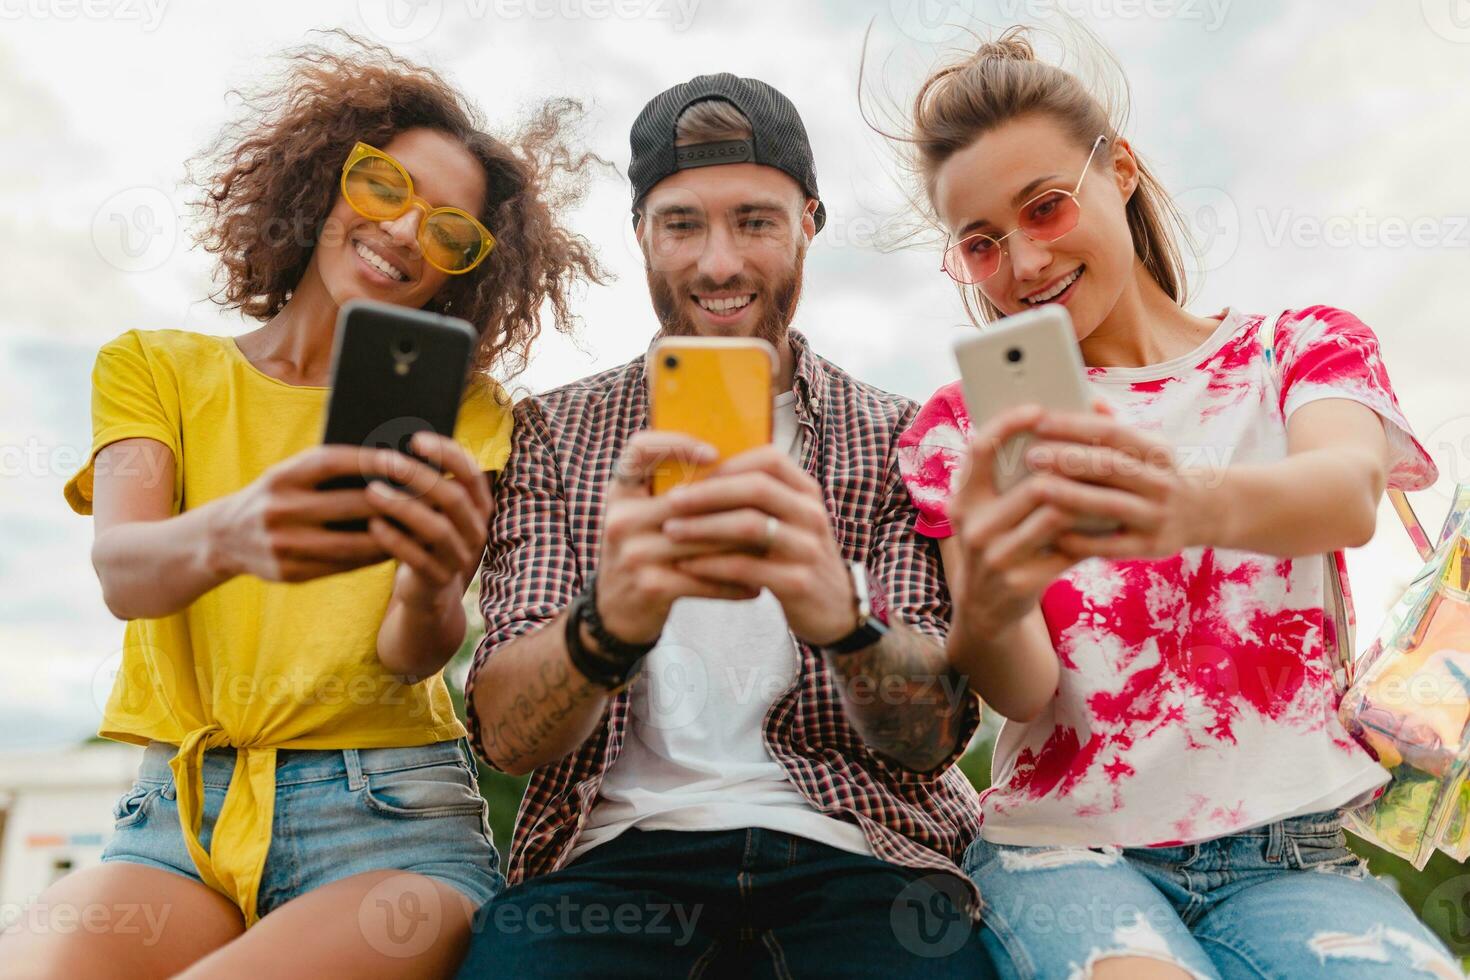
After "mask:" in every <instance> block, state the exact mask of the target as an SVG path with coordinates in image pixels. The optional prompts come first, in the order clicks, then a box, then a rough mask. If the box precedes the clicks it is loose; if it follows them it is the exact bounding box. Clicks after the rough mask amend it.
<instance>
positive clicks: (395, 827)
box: [102, 739, 505, 916]
mask: <svg viewBox="0 0 1470 980" xmlns="http://www.w3.org/2000/svg"><path fill="white" fill-rule="evenodd" d="M174 751H175V747H174V746H172V745H169V744H167V743H164V742H152V743H150V744H149V746H148V748H147V750H145V751H144V753H143V762H142V764H141V765H140V766H139V767H138V780H137V782H136V783H134V784H133V788H132V789H131V790H129V791H128V792H126V793H124V794H123V796H122V798H121V799H120V800H118V803H117V807H116V810H115V811H114V814H113V816H114V817H115V818H116V828H115V830H114V831H113V836H112V839H111V840H110V841H109V842H108V844H107V847H106V849H105V850H104V851H103V852H102V860H104V861H130V862H132V863H134V864H145V865H148V866H149V867H154V868H160V869H162V870H164V871H171V872H173V873H174V874H177V875H183V876H184V877H185V878H192V879H194V880H195V881H199V880H200V878H199V872H198V871H196V870H195V868H194V862H193V860H192V859H191V858H190V857H189V851H188V849H187V848H186V847H185V846H184V835H183V833H182V832H181V831H180V829H179V807H178V803H177V800H178V792H177V790H176V788H175V786H174V780H173V773H172V772H170V770H169V768H168V762H169V759H171V758H173V755H174ZM234 771H235V750H234V749H211V750H210V751H209V752H207V753H205V756H204V820H203V825H202V827H201V828H200V833H199V843H200V844H202V845H203V846H204V848H205V849H206V850H208V848H209V846H210V840H211V837H212V836H213V833H214V824H215V821H216V820H217V819H218V818H219V811H220V807H222V806H223V805H224V801H225V790H227V789H228V788H229V785H230V778H231V776H232V775H233V774H234ZM498 865H499V858H498V857H497V855H496V853H495V847H494V845H493V844H492V843H491V841H490V827H489V824H488V823H487V822H486V815H485V801H484V799H483V798H482V797H481V796H480V790H479V785H478V783H477V782H476V780H475V770H474V762H473V758H472V756H471V755H470V748H469V742H468V741H467V740H465V739H459V740H458V741H452V742H439V743H437V744H433V745H416V746H413V747H411V748H402V749H332V750H326V749H280V750H278V751H277V752H276V800H275V815H274V818H273V819H272V822H271V845H270V850H269V852H268V853H267V854H266V859H265V873H264V875H263V876H262V878H261V882H260V890H259V892H258V896H257V909H258V911H259V914H260V915H261V916H264V915H266V913H268V912H270V911H271V909H274V908H279V907H280V906H281V905H283V904H285V903H286V902H289V901H290V900H291V899H293V898H295V897H296V896H298V895H302V894H305V893H306V892H309V891H311V890H312V889H313V888H317V887H319V886H321V885H325V884H327V883H328V882H331V881H336V880H337V879H339V878H346V877H348V876H349V875H354V874H360V873H362V872H365V871H382V870H387V869H391V870H396V871H411V872H415V873H417V874H421V875H424V876H426V877H429V878H435V879H438V880H440V881H443V882H445V883H446V884H449V885H452V886H454V887H455V888H457V889H459V890H460V891H461V892H463V893H464V894H465V895H467V896H469V898H470V900H471V901H472V902H474V903H475V904H476V905H479V904H481V903H483V902H485V901H487V900H489V899H490V898H491V897H492V896H493V895H495V894H496V893H497V892H499V891H500V889H501V888H503V887H505V879H504V878H503V877H501V874H500V870H499V867H498Z"/></svg>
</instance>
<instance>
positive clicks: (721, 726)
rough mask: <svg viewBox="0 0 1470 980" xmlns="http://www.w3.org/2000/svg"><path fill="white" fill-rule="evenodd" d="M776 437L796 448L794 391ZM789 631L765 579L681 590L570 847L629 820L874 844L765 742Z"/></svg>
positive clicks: (863, 846)
mask: <svg viewBox="0 0 1470 980" xmlns="http://www.w3.org/2000/svg"><path fill="white" fill-rule="evenodd" d="M774 409H775V415H774V418H773V422H774V436H773V441H774V443H775V445H777V446H780V447H782V448H783V449H785V450H786V451H787V452H788V453H790V454H792V455H793V456H795V455H797V453H798V446H799V440H798V438H797V436H798V426H797V422H796V394H795V392H792V391H787V392H783V393H782V394H780V395H777V396H776V399H775V405H774ZM799 663H800V661H799V657H798V651H797V648H796V641H795V640H794V639H793V637H792V635H791V631H790V629H789V628H788V627H787V625H786V615H785V613H784V612H783V611H782V609H781V604H780V603H779V602H777V601H776V597H775V596H774V595H772V594H771V592H770V590H768V589H767V590H762V592H761V594H760V595H759V596H757V597H756V598H754V599H749V600H741V601H731V600H720V599H679V600H677V601H676V602H675V603H674V605H673V607H672V608H671V609H670V611H669V618H668V621H667V622H666V623H665V624H664V630H663V634H662V636H661V637H660V638H659V642H658V645H657V646H655V647H654V648H653V649H652V650H651V651H649V653H648V655H647V657H646V658H645V659H644V663H643V668H642V677H641V678H640V680H639V681H638V682H637V683H636V684H635V685H634V686H633V687H632V689H631V692H630V699H631V700H630V701H629V720H630V725H629V727H628V731H627V734H626V736H625V737H624V740H623V749H622V752H621V753H620V754H619V755H618V757H617V759H616V760H615V761H614V762H613V764H612V766H611V767H610V768H609V769H608V772H607V774H606V776H605V777H604V778H603V782H602V791H601V794H600V795H599V797H598V800H597V803H596V805H595V806H594V807H593V809H592V812H591V813H590V814H589V815H588V818H587V822H586V823H585V824H584V825H583V827H582V832H581V835H580V836H579V837H578V838H577V843H576V845H575V846H574V847H573V848H572V853H571V859H572V860H575V859H576V858H579V857H581V856H582V855H583V854H585V853H586V852H587V851H589V850H591V849H592V848H594V847H596V846H597V845H599V844H605V843H607V842H608V841H610V840H612V839H613V838H614V837H617V836H618V835H619V834H621V833H622V832H623V831H625V830H627V829H628V828H630V827H634V826H636V827H638V828H639V829H642V830H738V829H742V828H746V827H762V828H767V829H770V830H778V831H784V832H785V833H788V834H794V835H797V836H800V837H805V838H807V839H810V840H814V841H818V842H820V843H823V844H829V845H831V846H832V847H837V848H840V849H842V850H845V851H852V852H855V853H858V854H872V853H873V852H872V848H871V847H870V846H869V845H868V840H867V837H866V836H864V834H863V832H862V829H861V828H859V827H858V826H857V825H855V824H851V823H848V822H846V821H844V820H839V819H837V818H835V817H829V816H827V815H826V814H824V813H822V812H821V811H819V810H817V809H816V808H815V807H813V806H812V804H811V803H810V802H809V801H808V800H807V798H806V797H805V796H803V795H802V794H801V791H800V790H799V789H797V788H796V785H795V784H794V783H792V782H791V780H790V779H789V778H788V777H787V775H786V770H785V769H784V768H783V767H782V766H781V764H780V763H779V762H777V761H776V760H775V759H774V758H773V757H772V756H771V753H770V751H769V750H768V749H767V748H766V743H765V735H764V732H765V717H766V713H767V711H769V709H770V707H771V705H772V704H774V703H775V702H776V701H777V700H778V699H779V698H780V697H781V696H782V695H784V694H785V693H786V692H787V691H788V690H790V689H791V687H792V686H793V685H795V684H796V682H797V679H798V670H799Z"/></svg>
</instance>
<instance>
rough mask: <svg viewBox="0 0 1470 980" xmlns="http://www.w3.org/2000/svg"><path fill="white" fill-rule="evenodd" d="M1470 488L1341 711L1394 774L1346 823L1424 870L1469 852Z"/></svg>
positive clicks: (1362, 665)
mask: <svg viewBox="0 0 1470 980" xmlns="http://www.w3.org/2000/svg"><path fill="white" fill-rule="evenodd" d="M1467 505H1470V486H1462V487H1460V488H1459V492H1458V493H1457V494H1456V498H1455V504H1454V506H1452V507H1451V510H1450V514H1449V517H1448V518H1447V519H1446V521H1445V525H1444V528H1443V529H1442V530H1441V533H1440V539H1439V544H1438V546H1437V547H1435V549H1434V551H1433V552H1432V553H1431V554H1430V555H1429V556H1428V561H1427V562H1426V563H1425V565H1424V567H1423V568H1422V569H1421V570H1420V572H1419V574H1418V575H1416V576H1415V578H1414V580H1413V582H1412V583H1410V585H1409V587H1408V588H1407V589H1405V590H1404V593H1403V595H1402V596H1400V598H1399V601H1398V602H1397V603H1395V604H1394V607H1393V609H1392V610H1390V612H1389V615H1388V618H1387V620H1386V621H1385V622H1384V625H1383V628H1382V629H1381V630H1380V632H1379V634H1378V637H1377V639H1375V640H1374V642H1373V645H1372V646H1370V647H1369V648H1368V650H1367V651H1366V652H1365V653H1364V654H1363V656H1362V657H1361V658H1359V660H1358V662H1357V664H1356V668H1355V671H1354V674H1355V679H1354V680H1353V683H1352V685H1351V687H1350V688H1349V689H1348V691H1347V693H1346V694H1345V695H1344V696H1343V699H1342V705H1341V709H1340V712H1341V717H1342V721H1343V724H1344V725H1346V726H1347V729H1348V731H1350V732H1351V733H1352V734H1353V735H1354V736H1355V737H1357V739H1358V740H1359V741H1360V742H1362V743H1363V745H1364V746H1366V747H1367V748H1368V749H1369V751H1371V752H1373V753H1374V755H1375V756H1376V757H1377V759H1378V761H1379V762H1380V763H1381V764H1382V765H1383V767H1384V768H1385V769H1387V770H1388V771H1389V773H1390V774H1391V778H1390V780H1389V783H1388V785H1387V786H1386V787H1385V788H1384V790H1383V792H1382V793H1381V794H1380V795H1379V796H1378V797H1377V798H1376V799H1374V800H1372V801H1371V802H1369V803H1365V804H1363V805H1361V806H1358V807H1355V808H1353V809H1351V810H1349V811H1347V813H1346V823H1347V827H1348V829H1349V830H1351V831H1352V832H1353V833H1355V834H1357V835H1358V836H1360V837H1364V838H1366V839H1367V840H1370V841H1372V842H1373V843H1375V844H1377V845H1378V846H1380V847H1382V848H1384V849H1385V850H1388V851H1390V852H1392V853H1394V854H1398V855H1400V856H1401V857H1403V858H1405V859H1406V860H1408V861H1410V862H1411V863H1412V864H1413V865H1414V866H1415V867H1416V868H1423V867H1424V865H1425V863H1426V862H1427V861H1428V860H1429V858H1430V856H1431V855H1432V854H1433V853H1434V851H1435V849H1436V848H1439V849H1441V850H1443V851H1444V852H1445V853H1447V854H1449V855H1450V856H1452V857H1455V858H1456V859H1457V860H1463V859H1464V858H1465V856H1466V855H1467V854H1470V786H1467V784H1466V772H1467V769H1470V506H1467Z"/></svg>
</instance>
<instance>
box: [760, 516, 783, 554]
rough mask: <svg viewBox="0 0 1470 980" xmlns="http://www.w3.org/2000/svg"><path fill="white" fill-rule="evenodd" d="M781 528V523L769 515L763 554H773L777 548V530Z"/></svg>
mask: <svg viewBox="0 0 1470 980" xmlns="http://www.w3.org/2000/svg"><path fill="white" fill-rule="evenodd" d="M780 526H781V522H780V521H778V520H776V518H774V517H772V516H771V515H769V514H768V515H766V544H765V547H764V548H762V549H761V554H763V555H769V554H770V553H771V549H772V548H774V547H775V546H776V530H777V529H778V528H779V527H780Z"/></svg>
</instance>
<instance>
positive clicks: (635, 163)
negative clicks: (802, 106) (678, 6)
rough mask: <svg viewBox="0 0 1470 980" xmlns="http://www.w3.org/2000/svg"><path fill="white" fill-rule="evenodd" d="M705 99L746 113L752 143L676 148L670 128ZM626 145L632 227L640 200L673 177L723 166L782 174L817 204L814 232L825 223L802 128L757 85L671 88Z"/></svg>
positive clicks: (697, 81)
mask: <svg viewBox="0 0 1470 980" xmlns="http://www.w3.org/2000/svg"><path fill="white" fill-rule="evenodd" d="M706 99H723V100H725V101H726V102H729V103H730V104H731V105H733V106H735V108H737V109H739V110H740V111H741V112H743V113H745V118H746V119H748V120H750V128H751V132H752V133H754V137H753V138H752V139H748V140H725V141H722V142H718V143H689V144H686V145H684V146H679V147H676V146H674V124H675V123H676V122H678V120H679V117H680V116H682V115H683V114H684V110H686V109H688V108H689V107H690V106H692V105H694V104H695V103H696V102H703V101H705V100H706ZM629 142H631V143H632V146H633V158H632V160H631V161H630V162H629V164H628V179H629V180H630V181H632V183H633V207H634V215H633V220H634V221H637V220H638V216H637V207H638V202H639V201H641V200H643V196H644V195H645V194H647V193H648V192H649V191H651V190H653V185H654V184H657V183H658V182H659V181H661V180H663V179H664V178H665V177H668V176H670V175H671V174H673V173H675V172H677V171H680V170H688V169H690V168H692V167H710V166H715V165H717V164H722V163H759V164H764V165H765V166H767V167H775V168H776V169H777V170H781V171H783V172H785V173H786V174H788V175H789V176H790V177H791V178H792V179H793V180H795V181H796V182H797V183H798V184H800V185H801V188H802V190H804V191H806V193H807V196H808V197H813V198H816V199H817V213H816V216H815V218H816V225H817V231H821V230H822V225H824V224H826V222H827V208H826V206H825V205H824V204H822V201H821V198H820V196H819V195H818V194H817V167H816V164H815V163H814V162H813V161H812V145H811V143H810V142H809V141H808V140H807V136H806V126H804V125H803V124H802V121H801V116H800V114H798V113H797V111H796V106H794V105H792V104H791V100H790V99H788V98H786V96H784V95H782V94H781V93H780V92H778V91H776V90H775V89H774V88H772V87H771V86H769V85H767V84H766V83H765V82H762V81H759V80H758V79H754V78H739V77H737V76H735V75H732V74H730V73H729V72H721V73H719V74H718V75H700V76H699V77H698V78H692V79H690V80H689V81H687V82H684V83H683V84H681V85H675V86H674V87H673V88H671V89H668V90H667V91H664V92H661V93H659V94H658V95H656V96H654V97H653V100H652V101H651V102H649V103H648V105H646V106H644V107H643V111H642V112H640V113H639V114H638V118H637V119H635V120H633V130H632V132H631V133H630V135H629Z"/></svg>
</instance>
